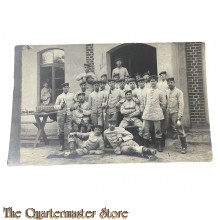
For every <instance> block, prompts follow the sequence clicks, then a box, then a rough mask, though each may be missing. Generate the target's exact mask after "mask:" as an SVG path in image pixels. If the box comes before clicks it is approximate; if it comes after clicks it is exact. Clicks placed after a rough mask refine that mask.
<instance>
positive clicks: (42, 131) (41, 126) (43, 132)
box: [34, 115, 48, 147]
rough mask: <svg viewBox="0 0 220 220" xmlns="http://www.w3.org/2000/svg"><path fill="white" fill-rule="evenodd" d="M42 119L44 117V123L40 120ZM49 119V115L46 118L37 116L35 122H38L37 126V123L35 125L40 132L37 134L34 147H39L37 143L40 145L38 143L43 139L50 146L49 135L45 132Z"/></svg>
mask: <svg viewBox="0 0 220 220" xmlns="http://www.w3.org/2000/svg"><path fill="white" fill-rule="evenodd" d="M40 117H43V120H42V121H41V120H40ZM47 118H48V116H47V115H46V116H38V115H35V120H36V122H37V125H36V124H35V123H34V124H35V126H36V127H37V128H38V132H37V136H36V142H35V143H34V147H37V143H38V141H40V138H41V137H43V140H44V143H45V144H48V139H47V135H46V133H45V131H44V127H45V124H46V121H47Z"/></svg>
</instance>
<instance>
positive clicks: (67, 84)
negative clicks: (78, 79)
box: [61, 83, 70, 87]
mask: <svg viewBox="0 0 220 220" xmlns="http://www.w3.org/2000/svg"><path fill="white" fill-rule="evenodd" d="M69 85H70V84H69V83H62V84H61V86H62V87H65V86H69Z"/></svg>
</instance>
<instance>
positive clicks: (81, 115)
mask: <svg viewBox="0 0 220 220" xmlns="http://www.w3.org/2000/svg"><path fill="white" fill-rule="evenodd" d="M74 108H75V110H74V111H73V115H74V116H75V117H74V118H75V122H76V124H77V125H80V123H81V121H82V119H83V121H84V122H85V123H86V124H88V123H89V120H90V115H91V109H90V106H89V103H88V102H86V101H84V102H83V103H79V102H77V103H76V104H75V105H74Z"/></svg>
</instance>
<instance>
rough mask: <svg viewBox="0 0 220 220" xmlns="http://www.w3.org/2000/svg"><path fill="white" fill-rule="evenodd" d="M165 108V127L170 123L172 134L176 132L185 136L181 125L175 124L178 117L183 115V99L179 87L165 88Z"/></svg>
mask: <svg viewBox="0 0 220 220" xmlns="http://www.w3.org/2000/svg"><path fill="white" fill-rule="evenodd" d="M166 94H167V109H166V113H165V128H166V129H167V128H168V127H169V126H170V125H171V129H172V132H173V134H174V135H175V134H178V135H179V136H181V137H185V132H184V129H183V127H182V126H180V127H178V128H177V126H176V122H177V120H178V118H181V117H182V116H183V110H184V101H183V93H182V91H181V90H180V89H178V88H176V87H175V88H174V89H173V90H170V89H169V90H167V93H166Z"/></svg>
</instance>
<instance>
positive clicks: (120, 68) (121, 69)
mask: <svg viewBox="0 0 220 220" xmlns="http://www.w3.org/2000/svg"><path fill="white" fill-rule="evenodd" d="M115 64H116V68H115V69H113V70H112V78H113V77H114V75H115V74H117V73H118V74H119V78H120V79H124V78H125V76H128V77H129V73H128V70H127V69H126V68H125V67H123V66H122V59H121V58H120V57H118V58H116V59H115Z"/></svg>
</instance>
